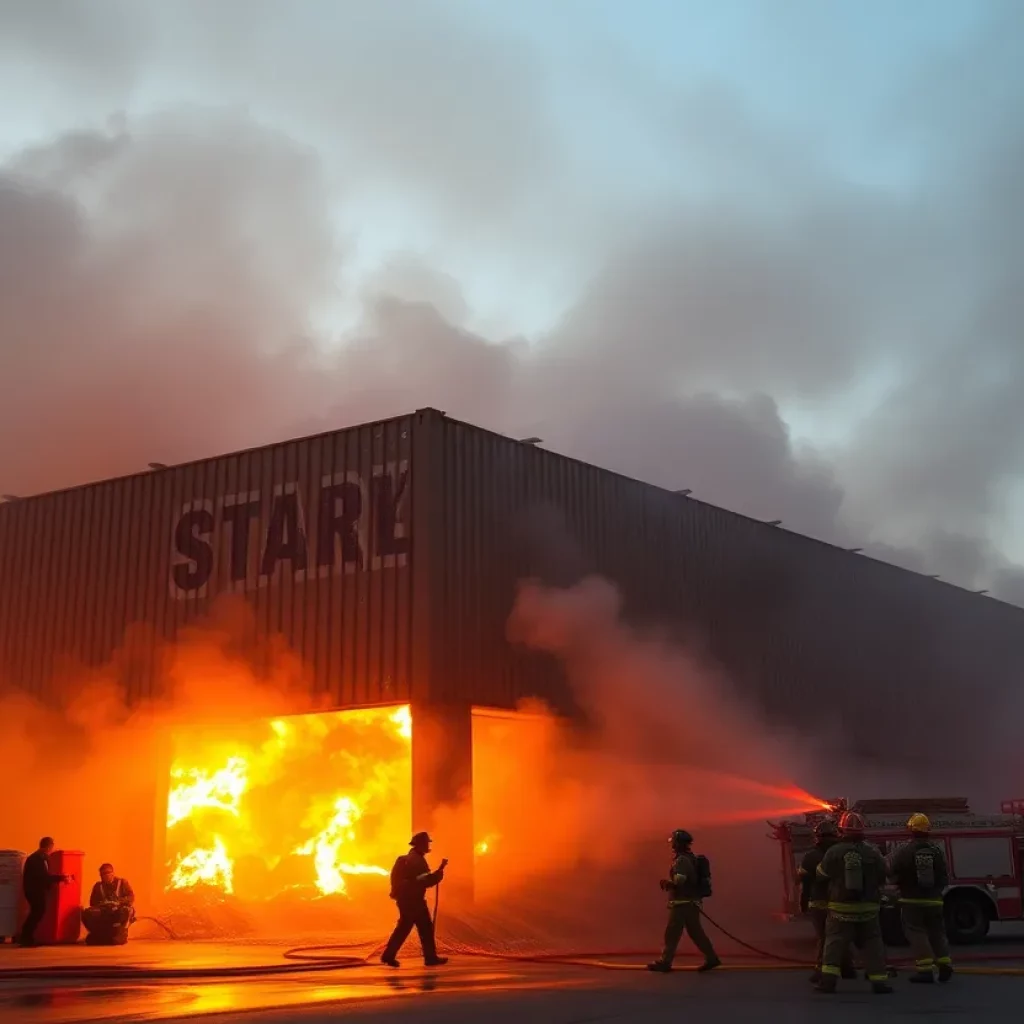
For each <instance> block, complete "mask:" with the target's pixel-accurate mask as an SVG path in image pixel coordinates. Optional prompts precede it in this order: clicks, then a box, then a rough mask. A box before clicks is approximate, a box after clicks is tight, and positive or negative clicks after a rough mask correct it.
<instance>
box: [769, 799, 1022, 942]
mask: <svg viewBox="0 0 1024 1024" xmlns="http://www.w3.org/2000/svg"><path fill="white" fill-rule="evenodd" d="M828 803H829V805H830V807H831V808H832V811H831V812H828V811H824V810H822V811H813V812H811V813H809V814H806V815H804V816H803V818H802V819H791V820H785V821H780V822H777V823H773V822H769V823H768V824H769V827H770V828H771V829H772V832H771V835H770V838H772V839H774V840H775V841H776V842H778V843H779V845H780V850H781V870H782V912H781V914H780V915H779V916H781V917H782V918H784V919H786V920H795V919H797V918H798V917H800V883H799V881H798V879H797V877H796V872H797V868H799V866H800V861H801V860H802V858H803V856H804V854H805V853H806V852H807V851H808V850H809V849H811V847H812V846H813V845H814V832H813V830H814V826H815V824H816V823H817V822H818V821H820V820H821V819H822V818H824V817H828V816H834V817H838V816H839V815H840V814H842V812H843V811H846V810H851V811H856V812H857V813H859V814H860V815H862V816H863V818H864V821H865V824H866V826H867V828H866V831H865V838H866V839H867V841H868V842H869V843H872V844H873V845H875V846H876V847H878V849H879V850H880V851H881V852H882V854H883V855H886V856H887V855H888V854H890V853H892V852H893V851H894V850H895V849H896V848H897V847H899V846H900V845H902V844H903V843H905V842H908V841H909V840H910V833H909V831H908V830H907V827H906V823H907V819H908V818H909V817H910V815H911V814H914V813H915V812H921V813H924V814H927V815H928V817H929V818H930V819H931V823H932V831H931V840H932V842H934V843H935V844H936V845H938V846H939V847H940V848H941V849H942V850H943V851H944V853H945V854H946V861H947V863H948V865H949V876H950V877H949V886H948V887H947V889H946V891H945V894H944V902H945V909H946V929H947V932H948V934H949V938H950V941H951V942H956V943H976V942H981V941H982V940H983V939H984V938H985V936H986V935H987V934H988V931H989V926H990V925H991V923H992V922H993V921H1012V920H1020V919H1021V918H1022V917H1024V899H1022V875H1024V817H1022V812H1024V801H1020V800H1011V801H1007V802H1005V803H1003V804H1002V806H1001V809H1000V813H999V814H990V815H985V814H981V815H979V814H975V813H974V812H973V811H972V810H971V808H970V806H969V804H968V801H967V800H966V799H963V798H959V797H954V798H950V797H943V798H920V799H899V800H860V801H857V802H856V803H854V804H852V805H851V804H849V803H848V801H847V800H845V799H837V800H830V801H828ZM897 896H898V894H897V893H896V890H895V889H894V888H892V887H888V888H887V889H886V891H885V893H884V894H883V903H882V928H883V933H884V934H885V937H886V942H887V943H888V944H889V945H902V944H904V943H905V941H906V940H905V938H904V937H903V929H902V925H901V923H900V915H899V912H898V911H899V904H898V902H897Z"/></svg>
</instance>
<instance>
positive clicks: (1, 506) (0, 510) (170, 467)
mask: <svg viewBox="0 0 1024 1024" xmlns="http://www.w3.org/2000/svg"><path fill="white" fill-rule="evenodd" d="M414 416H436V417H438V418H440V419H444V420H447V421H449V422H450V423H452V424H454V425H458V426H461V427H465V428H468V429H470V430H472V431H475V432H478V433H480V434H488V435H491V436H492V437H494V438H500V439H501V440H503V441H508V442H513V443H522V444H530V446H531V447H535V446H536V443H537V442H536V439H531V440H530V441H529V442H526V441H519V440H518V439H517V438H514V437H511V436H509V435H507V434H501V433H500V432H498V431H496V430H492V429H490V428H487V427H482V426H479V425H478V424H474V423H468V422H466V421H463V420H459V419H457V418H455V417H451V416H448V415H447V413H445V412H443V411H442V410H439V409H436V408H434V407H432V406H425V407H422V408H419V409H417V410H415V412H413V413H411V414H410V413H401V414H398V415H394V416H388V417H383V418H381V419H378V420H370V421H365V422H361V423H353V424H347V425H345V426H338V427H334V428H331V429H330V430H323V431H318V432H317V433H315V434H305V435H300V436H296V437H288V438H283V439H281V440H280V441H273V442H270V443H268V444H264V445H252V446H249V447H247V448H241V449H237V450H234V451H230V452H218V453H213V454H211V455H208V456H204V457H202V458H196V459H189V460H186V461H185V462H180V463H173V464H170V463H168V464H162V463H153V465H152V467H151V468H148V469H144V470H139V471H138V472H135V473H125V474H122V475H120V476H114V477H105V478H102V479H99V480H91V481H88V482H86V483H81V484H76V485H73V486H70V487H64V488H55V489H54V490H51V491H44V492H40V493H38V494H32V495H18V496H16V497H14V496H8V497H7V499H6V500H3V501H0V525H2V521H3V520H2V517H3V515H4V510H5V507H6V506H11V505H15V504H19V505H20V504H22V503H25V502H32V501H36V500H40V499H43V498H48V497H57V496H59V495H66V494H73V493H75V492H79V491H85V490H88V489H89V488H92V487H97V486H100V485H106V484H111V483H117V482H125V481H131V480H135V479H139V478H144V477H152V476H159V475H161V474H166V473H172V472H175V471H179V470H182V469H187V468H190V467H193V466H199V465H202V464H204V463H207V462H210V461H211V460H214V459H230V458H236V457H240V456H244V455H248V454H252V453H256V452H265V451H269V450H272V449H275V448H281V447H285V446H288V445H293V444H300V443H304V442H311V441H317V440H321V439H324V438H329V437H331V436H332V435H334V434H337V433H339V432H342V431H348V430H353V429H360V428H362V429H366V428H372V427H381V428H383V427H385V426H387V425H391V424H399V423H401V422H405V421H408V420H409V419H410V418H411V417H414ZM536 450H537V451H538V452H543V453H544V454H545V455H546V456H548V457H551V458H555V459H559V460H564V461H565V462H567V463H574V464H576V465H581V466H584V465H586V466H592V468H595V469H598V470H599V471H600V472H601V473H602V474H607V475H608V476H609V477H615V478H618V479H620V480H628V481H630V482H633V483H639V484H642V485H643V486H644V487H650V488H651V489H652V490H655V491H659V492H662V493H664V494H674V495H676V496H677V497H678V500H680V501H688V502H693V503H694V504H697V505H703V506H706V507H709V508H713V509H715V510H717V511H718V512H722V513H725V514H726V515H728V516H730V517H735V519H736V520H741V521H744V522H748V523H753V524H756V525H757V526H759V527H761V528H762V529H764V530H766V531H767V530H771V531H781V532H784V533H787V534H789V535H790V536H791V537H794V538H799V539H800V540H801V541H802V542H804V543H807V544H810V545H820V546H822V547H825V548H830V549H832V550H834V551H837V552H841V553H842V554H844V555H845V556H846V557H848V558H855V559H861V560H867V561H870V562H872V563H873V564H875V565H877V566H884V567H885V568H886V569H888V570H890V571H892V572H894V573H898V574H903V575H910V576H914V577H918V578H920V579H922V580H927V581H928V582H929V583H930V584H933V585H934V586H935V587H936V588H940V587H946V588H952V589H953V590H956V591H960V592H962V593H965V594H973V595H976V596H978V597H984V598H986V599H987V600H989V601H992V602H994V603H996V604H999V605H1003V606H1005V607H1006V608H1012V609H1013V610H1014V611H1017V612H1020V613H1021V614H1024V608H1020V607H1019V606H1017V605H1014V604H1011V603H1009V602H1007V601H1003V600H1002V599H1000V598H999V597H994V596H993V595H991V594H989V593H988V592H987V591H982V592H978V591H973V590H970V589H969V588H967V587H963V586H960V585H959V584H956V583H953V582H951V581H949V580H945V579H939V578H937V577H935V576H931V575H928V574H926V573H921V572H918V571H916V570H914V569H908V568H905V567H903V566H900V565H896V564H894V563H893V562H888V561H886V560H884V559H880V558H875V557H873V556H872V555H870V554H866V553H863V552H862V551H860V549H853V550H851V549H849V548H846V547H843V546H842V545H839V544H834V543H832V542H830V541H826V540H822V539H820V538H817V537H812V536H809V535H807V534H804V533H799V532H797V531H794V530H791V529H789V528H788V527H786V526H785V525H784V524H782V523H780V522H766V521H764V520H760V519H757V518H755V517H753V516H748V515H745V514H743V513H741V512H736V511H735V510H733V509H729V508H725V507H724V506H720V505H714V504H713V503H711V502H707V501H704V500H702V499H700V498H697V497H694V496H693V495H692V494H691V493H686V494H682V493H678V492H674V491H671V490H669V489H667V488H664V487H660V486H658V485H657V484H651V483H647V482H646V481H643V480H639V479H638V478H636V477H631V476H629V475H628V474H625V473H620V472H617V471H615V470H611V469H607V468H605V467H603V466H598V465H595V464H591V463H586V462H584V460H582V459H578V458H575V457H573V456H571V455H565V454H563V453H561V452H557V451H553V450H551V449H549V448H536Z"/></svg>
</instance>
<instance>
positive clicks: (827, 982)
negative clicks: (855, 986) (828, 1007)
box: [814, 974, 839, 996]
mask: <svg viewBox="0 0 1024 1024" xmlns="http://www.w3.org/2000/svg"><path fill="white" fill-rule="evenodd" d="M838 984H839V979H838V978H837V977H836V976H835V975H834V974H823V975H822V976H821V977H820V978H819V979H818V984H817V985H815V986H814V991H815V992H823V993H824V994H825V995H827V996H831V995H835V991H836V985H838Z"/></svg>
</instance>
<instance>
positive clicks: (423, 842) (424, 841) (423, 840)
mask: <svg viewBox="0 0 1024 1024" xmlns="http://www.w3.org/2000/svg"><path fill="white" fill-rule="evenodd" d="M433 841H434V840H433V839H431V838H430V836H429V835H428V834H427V833H426V832H417V833H416V835H414V836H413V837H412V839H410V840H409V845H410V846H429V845H430V844H431V843H432V842H433Z"/></svg>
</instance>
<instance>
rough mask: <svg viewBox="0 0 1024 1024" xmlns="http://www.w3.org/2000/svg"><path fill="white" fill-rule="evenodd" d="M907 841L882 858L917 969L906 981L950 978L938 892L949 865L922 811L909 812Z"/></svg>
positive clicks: (945, 882) (946, 880) (943, 887)
mask: <svg viewBox="0 0 1024 1024" xmlns="http://www.w3.org/2000/svg"><path fill="white" fill-rule="evenodd" d="M907 827H908V828H909V829H910V842H909V843H905V844H904V845H903V846H900V847H899V848H897V849H896V850H895V851H894V852H893V853H891V854H890V855H889V857H888V858H887V860H886V868H887V870H888V872H889V877H890V878H892V879H893V881H895V883H896V884H897V885H898V886H899V890H900V913H901V916H902V918H903V931H904V933H905V934H906V936H907V940H908V941H909V942H910V946H911V949H912V950H913V953H914V963H915V967H916V968H917V971H916V973H915V974H912V975H911V976H910V980H911V981H913V982H917V983H918V984H920V983H922V982H924V983H925V984H932V983H933V982H934V981H935V973H934V972H935V967H936V966H938V968H939V981H941V982H947V981H949V980H950V978H952V977H953V960H952V958H951V957H950V955H949V940H948V939H947V937H946V914H945V905H944V903H943V899H942V895H943V893H944V892H945V891H946V886H947V885H949V868H948V866H947V865H946V855H945V853H944V852H943V851H942V849H941V848H940V847H939V846H938V845H937V844H936V843H933V842H932V841H931V830H932V823H931V822H930V821H929V820H928V818H927V816H926V815H924V814H912V815H911V816H910V820H909V821H908V822H907Z"/></svg>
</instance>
